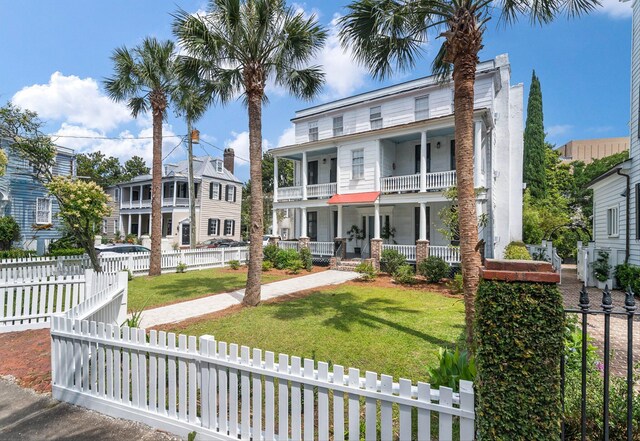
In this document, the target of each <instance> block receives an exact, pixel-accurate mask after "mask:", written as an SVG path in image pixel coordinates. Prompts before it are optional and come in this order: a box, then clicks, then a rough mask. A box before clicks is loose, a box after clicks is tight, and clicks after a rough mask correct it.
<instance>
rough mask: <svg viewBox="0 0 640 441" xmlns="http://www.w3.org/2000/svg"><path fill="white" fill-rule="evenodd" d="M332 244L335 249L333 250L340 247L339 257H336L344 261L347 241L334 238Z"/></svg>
mask: <svg viewBox="0 0 640 441" xmlns="http://www.w3.org/2000/svg"><path fill="white" fill-rule="evenodd" d="M333 243H334V244H335V245H334V246H335V247H336V248H335V249H336V250H337V249H338V247H342V248H341V249H340V250H341V251H340V255H339V256H336V257H339V258H340V259H346V258H347V239H346V238H345V237H336V238H335V239H333Z"/></svg>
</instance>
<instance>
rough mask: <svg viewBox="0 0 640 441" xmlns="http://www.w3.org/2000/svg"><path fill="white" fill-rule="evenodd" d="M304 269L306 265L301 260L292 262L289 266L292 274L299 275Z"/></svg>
mask: <svg viewBox="0 0 640 441" xmlns="http://www.w3.org/2000/svg"><path fill="white" fill-rule="evenodd" d="M302 268H304V263H303V262H302V260H300V259H295V260H291V261H290V262H289V264H288V265H287V269H288V270H289V272H290V273H291V274H298V273H299V272H300V270H301V269H302Z"/></svg>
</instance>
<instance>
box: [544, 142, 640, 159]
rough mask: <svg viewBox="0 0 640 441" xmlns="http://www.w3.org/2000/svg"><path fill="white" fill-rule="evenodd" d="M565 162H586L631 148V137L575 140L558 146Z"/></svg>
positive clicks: (561, 157)
mask: <svg viewBox="0 0 640 441" xmlns="http://www.w3.org/2000/svg"><path fill="white" fill-rule="evenodd" d="M557 150H558V151H559V152H560V159H561V160H562V161H563V162H572V161H582V162H584V163H585V164H589V163H591V162H593V160H594V159H601V158H604V157H606V156H611V155H613V154H616V153H620V152H624V151H627V150H629V138H628V137H624V138H600V139H583V140H573V141H569V142H568V143H566V144H564V145H562V146H560V147H558V149H557Z"/></svg>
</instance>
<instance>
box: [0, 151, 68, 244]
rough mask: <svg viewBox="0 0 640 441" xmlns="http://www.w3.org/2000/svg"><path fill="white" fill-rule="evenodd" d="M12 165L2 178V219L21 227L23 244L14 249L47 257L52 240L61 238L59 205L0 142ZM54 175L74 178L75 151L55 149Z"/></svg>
mask: <svg viewBox="0 0 640 441" xmlns="http://www.w3.org/2000/svg"><path fill="white" fill-rule="evenodd" d="M0 148H2V149H3V150H5V152H6V153H7V157H8V158H9V163H8V164H7V170H6V173H5V175H4V176H0V215H5V216H12V217H13V218H14V219H15V220H16V221H17V222H18V224H19V225H20V233H21V237H20V241H19V242H18V243H15V244H14V246H15V247H20V248H24V249H28V250H37V252H38V254H44V253H45V252H46V251H47V249H48V246H49V243H50V242H51V241H52V240H55V239H59V238H60V237H62V230H61V228H60V227H61V221H60V220H59V219H57V218H56V214H57V213H58V202H57V201H56V200H55V198H53V197H51V196H49V192H48V191H47V189H46V188H45V187H44V186H43V185H42V184H41V183H40V181H38V180H37V179H36V178H35V175H34V173H33V167H32V166H31V164H30V163H29V162H28V161H26V160H24V159H22V158H20V157H19V156H18V155H17V154H16V153H15V152H13V151H12V150H11V147H9V144H8V143H7V142H3V141H0ZM56 148H57V155H56V159H55V165H54V167H53V174H54V175H59V176H75V166H74V152H73V150H71V149H69V148H66V147H60V146H56Z"/></svg>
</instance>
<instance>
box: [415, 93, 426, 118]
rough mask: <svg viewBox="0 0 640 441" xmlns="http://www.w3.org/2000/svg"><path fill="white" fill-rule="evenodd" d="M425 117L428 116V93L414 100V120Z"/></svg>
mask: <svg viewBox="0 0 640 441" xmlns="http://www.w3.org/2000/svg"><path fill="white" fill-rule="evenodd" d="M427 118H429V95H425V96H421V97H418V98H416V102H415V119H416V121H420V120H421V119H427Z"/></svg>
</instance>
